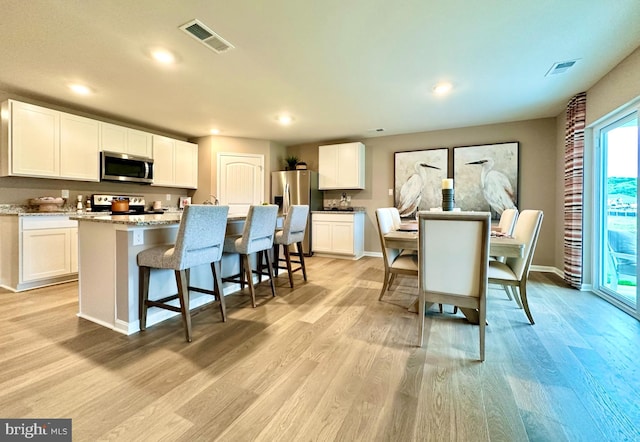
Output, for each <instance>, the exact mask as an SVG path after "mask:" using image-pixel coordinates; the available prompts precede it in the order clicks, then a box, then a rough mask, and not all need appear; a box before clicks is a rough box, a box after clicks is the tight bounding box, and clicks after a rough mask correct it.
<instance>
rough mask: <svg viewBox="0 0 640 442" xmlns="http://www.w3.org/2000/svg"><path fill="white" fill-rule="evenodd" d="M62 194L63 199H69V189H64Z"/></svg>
mask: <svg viewBox="0 0 640 442" xmlns="http://www.w3.org/2000/svg"><path fill="white" fill-rule="evenodd" d="M61 193H62V194H61V195H60V196H61V197H62V198H69V189H62V192H61Z"/></svg>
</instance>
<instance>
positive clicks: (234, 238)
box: [222, 204, 278, 308]
mask: <svg viewBox="0 0 640 442" xmlns="http://www.w3.org/2000/svg"><path fill="white" fill-rule="evenodd" d="M277 218H278V206H277V205H275V204H265V205H260V206H257V205H254V206H249V212H248V213H247V219H246V221H245V224H244V228H243V230H242V235H228V236H227V237H225V239H224V253H237V254H238V255H239V256H240V273H238V274H236V275H233V276H229V277H226V278H222V280H223V281H228V282H236V283H240V285H241V287H242V288H244V284H245V283H246V284H248V285H249V291H250V293H251V305H252V306H253V307H254V308H255V307H256V294H255V288H254V286H253V274H254V273H255V274H259V275H260V276H262V274H263V272H262V270H253V269H252V267H251V261H250V260H249V256H250V255H251V254H253V253H256V254H257V263H258V266H259V267H261V263H262V259H263V258H265V259H266V261H267V274H266V275H267V276H268V277H269V282H270V283H271V293H272V294H273V296H274V297H275V296H276V287H275V285H274V282H273V265H272V263H271V254H270V253H269V251H271V248H272V247H273V238H274V236H275V230H276V220H277Z"/></svg>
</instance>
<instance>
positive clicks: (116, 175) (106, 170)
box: [100, 151, 153, 184]
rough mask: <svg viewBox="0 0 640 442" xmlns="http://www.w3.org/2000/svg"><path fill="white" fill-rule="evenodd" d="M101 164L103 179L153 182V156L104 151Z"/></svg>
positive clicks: (101, 177)
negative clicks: (146, 156)
mask: <svg viewBox="0 0 640 442" xmlns="http://www.w3.org/2000/svg"><path fill="white" fill-rule="evenodd" d="M100 164H101V169H100V170H101V172H100V179H101V180H102V181H130V182H134V183H143V184H151V183H153V158H145V157H138V156H135V155H127V154H124V153H117V152H105V151H103V152H102V154H101V159H100Z"/></svg>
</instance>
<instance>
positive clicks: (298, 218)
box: [273, 205, 309, 288]
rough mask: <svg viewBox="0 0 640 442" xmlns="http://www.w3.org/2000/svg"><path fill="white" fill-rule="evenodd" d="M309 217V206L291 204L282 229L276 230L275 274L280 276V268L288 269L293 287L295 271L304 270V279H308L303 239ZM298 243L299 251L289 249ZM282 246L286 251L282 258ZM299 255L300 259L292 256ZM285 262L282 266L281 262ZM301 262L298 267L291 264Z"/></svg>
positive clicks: (274, 246)
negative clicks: (294, 258)
mask: <svg viewBox="0 0 640 442" xmlns="http://www.w3.org/2000/svg"><path fill="white" fill-rule="evenodd" d="M308 217H309V206H303V205H299V206H291V207H290V208H289V213H287V217H286V218H285V220H284V225H283V226H282V230H279V231H277V232H276V236H275V239H274V241H273V242H274V245H273V251H274V253H273V256H274V259H273V260H274V263H275V274H276V276H278V269H287V272H289V286H291V288H293V272H297V271H300V270H302V276H303V278H304V280H305V281H306V280H307V268H306V267H305V264H304V254H303V250H302V241H304V234H305V231H306V229H307V218H308ZM292 244H295V245H296V249H297V252H292V251H290V250H289V246H291V245H292ZM280 246H282V248H283V251H284V258H280ZM292 256H293V257H297V258H298V260H297V261H296V260H293V259H291V257H292ZM281 262H283V263H285V265H284V266H282V265H281V264H280V263H281ZM292 263H293V264H299V266H298V267H295V268H294V267H292V266H291V264H292Z"/></svg>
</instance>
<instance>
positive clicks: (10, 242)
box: [0, 215, 78, 291]
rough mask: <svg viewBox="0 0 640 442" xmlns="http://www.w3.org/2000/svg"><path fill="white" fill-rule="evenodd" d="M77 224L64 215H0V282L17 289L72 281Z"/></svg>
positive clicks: (75, 272) (74, 276) (75, 265)
mask: <svg viewBox="0 0 640 442" xmlns="http://www.w3.org/2000/svg"><path fill="white" fill-rule="evenodd" d="M77 224H78V223H77V221H73V220H70V219H69V217H68V216H64V215H49V216H3V217H1V219H0V226H2V233H1V235H2V238H1V242H2V250H3V260H2V266H1V268H0V285H2V287H5V288H8V289H10V290H14V291H21V290H27V289H32V288H37V287H43V286H46V285H51V284H57V283H60V282H66V281H73V280H76V279H77V278H78V241H77V235H78V227H77Z"/></svg>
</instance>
